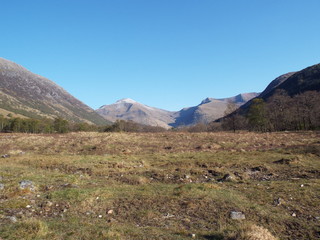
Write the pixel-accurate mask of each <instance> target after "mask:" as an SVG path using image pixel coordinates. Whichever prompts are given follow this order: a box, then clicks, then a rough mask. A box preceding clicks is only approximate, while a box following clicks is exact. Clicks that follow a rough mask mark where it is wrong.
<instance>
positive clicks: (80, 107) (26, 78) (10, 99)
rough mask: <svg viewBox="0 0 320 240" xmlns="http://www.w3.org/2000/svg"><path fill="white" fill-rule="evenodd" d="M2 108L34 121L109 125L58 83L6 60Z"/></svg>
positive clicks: (0, 83) (0, 70)
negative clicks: (51, 120) (45, 120)
mask: <svg viewBox="0 0 320 240" xmlns="http://www.w3.org/2000/svg"><path fill="white" fill-rule="evenodd" d="M0 108H1V109H4V110H5V111H9V112H12V113H15V114H19V115H22V116H26V117H32V118H39V117H48V118H54V117H56V116H60V117H63V118H65V119H68V120H71V121H75V122H87V123H94V124H106V123H107V122H106V121H105V119H103V118H102V117H101V116H99V115H98V114H97V113H96V112H95V111H94V110H93V109H91V108H90V107H88V106H87V105H85V104H83V103H82V102H81V101H79V100H78V99H76V98H74V97H73V96H72V95H70V94H69V93H68V92H66V91H65V90H64V89H63V88H61V87H60V86H58V85H57V84H55V83H54V82H52V81H50V80H48V79H46V78H44V77H42V76H39V75H36V74H34V73H32V72H30V71H28V70H27V69H25V68H23V67H22V66H20V65H18V64H16V63H13V62H11V61H8V60H6V59H3V58H0Z"/></svg>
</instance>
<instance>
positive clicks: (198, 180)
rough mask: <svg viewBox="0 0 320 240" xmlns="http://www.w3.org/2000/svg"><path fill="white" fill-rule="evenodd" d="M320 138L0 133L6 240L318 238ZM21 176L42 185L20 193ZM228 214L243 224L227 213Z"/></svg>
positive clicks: (0, 222)
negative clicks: (278, 201)
mask: <svg viewBox="0 0 320 240" xmlns="http://www.w3.org/2000/svg"><path fill="white" fill-rule="evenodd" d="M319 139H320V134H319V132H302V133H286V132H285V133H266V134H259V133H247V132H244V133H236V134H233V133H171V132H169V133H149V134H146V133H70V134H63V135H28V134H0V151H1V152H0V153H1V155H2V154H10V157H9V158H0V177H1V178H0V183H3V184H4V185H5V188H4V189H3V190H0V237H2V238H4V239H93V238H94V239H139V240H140V239H172V240H173V239H174V240H177V239H178V240H179V239H190V238H191V234H196V236H197V239H201V240H208V239H226V240H227V239H228V240H229V239H235V236H237V237H238V238H236V239H276V238H275V237H279V238H280V239H285V240H289V239H318V237H319V234H320V229H319V227H318V226H319V220H318V218H317V217H319V216H318V212H319V204H320V199H319V189H320V171H319V169H320V161H319V159H320V143H319ZM279 160H280V161H279ZM226 174H229V175H230V176H232V179H231V180H230V181H225V180H223V179H225V178H224V177H225V176H226ZM23 179H28V180H31V181H33V182H34V183H35V185H36V191H35V192H32V191H28V190H21V189H19V187H18V183H19V181H21V180H23ZM276 199H281V204H275V200H276ZM28 205H29V207H27V206H28ZM110 210H112V211H111V213H110V212H109V211H110ZM230 211H241V212H243V213H244V214H245V215H246V220H243V221H235V220H232V219H230V217H229V216H230ZM108 212H109V213H108ZM293 213H295V215H294V216H293ZM11 216H15V217H16V218H17V223H13V222H11V221H10V217H11ZM30 219H31V220H30ZM251 223H255V225H251ZM267 229H268V230H267ZM271 232H272V235H271ZM273 236H274V237H273ZM262 237H264V238H262Z"/></svg>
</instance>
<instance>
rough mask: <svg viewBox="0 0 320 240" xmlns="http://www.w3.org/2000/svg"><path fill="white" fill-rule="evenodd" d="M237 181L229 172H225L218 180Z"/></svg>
mask: <svg viewBox="0 0 320 240" xmlns="http://www.w3.org/2000/svg"><path fill="white" fill-rule="evenodd" d="M233 181H235V177H234V176H232V175H230V174H229V173H227V174H225V175H224V176H223V178H220V179H218V182H233Z"/></svg>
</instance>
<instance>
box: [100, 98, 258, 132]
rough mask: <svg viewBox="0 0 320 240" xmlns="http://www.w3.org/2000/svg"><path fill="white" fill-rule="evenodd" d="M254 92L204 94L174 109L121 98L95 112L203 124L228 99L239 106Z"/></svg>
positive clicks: (112, 117) (147, 121) (167, 123)
mask: <svg viewBox="0 0 320 240" xmlns="http://www.w3.org/2000/svg"><path fill="white" fill-rule="evenodd" d="M258 95H259V94H258V93H245V94H239V95H237V96H234V97H230V98H222V99H214V98H206V99H205V100H203V101H202V102H201V103H200V104H199V105H197V106H194V107H187V108H183V109H182V110H180V111H176V112H172V111H167V110H163V109H159V108H155V107H150V106H147V105H144V104H142V103H139V102H136V101H134V100H132V99H129V98H125V99H121V100H119V101H117V102H116V103H114V104H110V105H104V106H102V107H100V108H99V109H97V110H96V112H97V113H99V114H100V115H101V116H103V117H104V118H105V119H107V120H109V121H116V120H119V119H122V120H132V121H134V122H137V123H140V124H144V125H151V126H159V127H163V128H170V127H180V126H190V125H194V124H197V123H205V124H206V123H209V122H212V121H214V120H216V119H218V118H221V117H222V116H223V115H224V112H225V110H226V108H227V105H228V103H230V102H231V103H234V104H235V105H237V106H238V107H239V106H241V105H242V104H244V103H246V102H247V101H249V100H250V99H252V98H254V97H256V96H258Z"/></svg>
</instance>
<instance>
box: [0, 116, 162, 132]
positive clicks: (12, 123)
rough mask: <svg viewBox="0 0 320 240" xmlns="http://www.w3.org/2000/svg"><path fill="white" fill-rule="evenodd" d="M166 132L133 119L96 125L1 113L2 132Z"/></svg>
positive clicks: (0, 128)
mask: <svg viewBox="0 0 320 240" xmlns="http://www.w3.org/2000/svg"><path fill="white" fill-rule="evenodd" d="M80 131H81V132H89V131H90V132H164V131H166V129H164V128H162V127H154V126H147V125H142V124H138V123H135V122H133V121H124V120H117V121H116V122H115V123H113V124H112V125H108V126H96V125H91V124H88V123H74V122H70V121H68V120H66V119H63V118H61V117H57V118H55V119H48V118H43V119H30V118H18V117H12V115H9V116H7V117H4V116H3V115H0V132H21V133H68V132H80Z"/></svg>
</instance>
